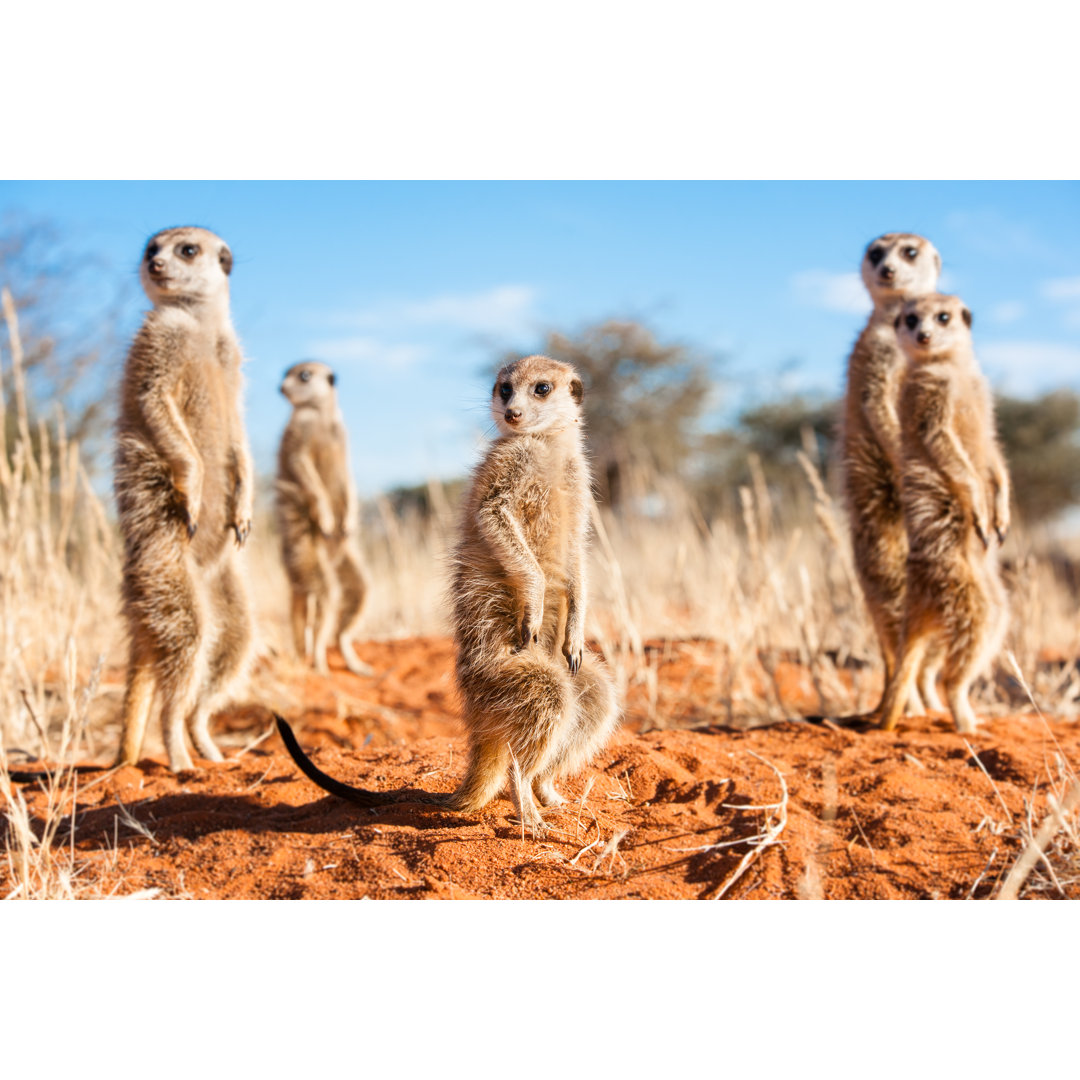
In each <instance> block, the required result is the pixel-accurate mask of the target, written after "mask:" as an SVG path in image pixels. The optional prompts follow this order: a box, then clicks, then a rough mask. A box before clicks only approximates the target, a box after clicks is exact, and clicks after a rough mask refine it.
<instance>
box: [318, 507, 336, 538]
mask: <svg viewBox="0 0 1080 1080" xmlns="http://www.w3.org/2000/svg"><path fill="white" fill-rule="evenodd" d="M315 523H316V524H317V525H318V526H319V532H321V533H322V534H323V536H325V537H326V539H327V540H329V539H331V538H332V537H333V535H334V533H335V531H336V529H337V523H336V522H335V521H334V511H333V510H331V509H330V507H329V506H320V507H319V509H318V512H317V514H316V518H315Z"/></svg>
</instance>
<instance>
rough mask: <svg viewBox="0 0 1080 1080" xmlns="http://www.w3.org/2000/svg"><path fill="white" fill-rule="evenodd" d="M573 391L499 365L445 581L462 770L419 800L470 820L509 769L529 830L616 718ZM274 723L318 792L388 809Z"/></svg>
mask: <svg viewBox="0 0 1080 1080" xmlns="http://www.w3.org/2000/svg"><path fill="white" fill-rule="evenodd" d="M582 396H583V390H582V384H581V380H580V378H578V375H577V373H576V372H575V371H574V369H573V368H572V367H571V366H570V365H569V364H563V363H559V362H558V361H556V360H551V359H548V358H547V357H546V356H529V357H526V358H525V359H523V360H518V361H516V362H515V363H512V364H508V365H507V366H506V367H504V368H503V369H502V370H501V371H500V372H499V374H498V376H497V378H496V380H495V388H494V390H493V393H492V403H491V406H492V415H493V417H494V419H495V423H496V425H497V427H498V431H499V437H498V438H497V439H496V441H495V442H494V443H493V444H492V446H491V448H490V449H489V450H488V452H487V454H486V455H485V457H484V460H483V461H482V462H481V463H480V464H479V465H478V466H477V468H476V469H475V471H474V472H473V477H472V484H471V487H470V489H469V493H468V496H467V498H466V500H465V505H464V510H463V518H462V525H461V536H460V539H459V541H458V544H457V548H456V549H455V551H454V556H453V571H452V579H451V599H452V604H453V610H452V618H453V623H454V641H455V643H456V645H457V665H456V674H457V684H458V688H459V690H460V693H461V699H462V704H463V706H464V721H465V726H466V729H467V732H468V738H469V766H468V769H467V772H466V775H465V779H464V780H463V781H462V783H461V785H460V787H458V789H457V790H456V791H454V792H453V793H452V794H450V795H443V796H427V797H425V798H424V800H423V801H425V802H434V803H438V804H440V805H443V806H446V807H449V808H451V809H455V810H464V811H470V812H475V811H477V810H479V809H480V808H481V807H483V806H486V805H487V803H489V802H490V801H491V800H492V799H493V798H494V797H495V795H497V794H498V792H499V791H500V790H501V789H502V788H503V787H504V785H505V784H506V782H507V775H508V772H509V770H510V769H511V767H512V766H516V768H515V770H514V771H515V774H516V775H515V783H514V784H512V785H511V786H512V787H513V788H514V793H515V798H516V799H517V804H518V811H519V814H520V817H521V821H522V822H523V823H524V824H526V825H529V826H530V827H532V828H533V830H534V831H536V830H538V829H541V828H542V826H543V818H542V815H541V812H540V809H539V807H538V806H537V803H539V804H540V805H542V806H556V805H558V804H559V803H560V802H561V801H562V798H561V796H560V795H559V793H558V791H557V790H556V788H555V781H556V780H557V779H558V778H559V777H562V776H569V775H571V774H572V773H575V772H577V771H578V770H579V769H581V768H582V767H583V766H584V765H585V764H586V763H587V762H588V761H589V760H590V759H591V758H592V756H593V755H594V754H595V753H596V752H597V751H598V750H599V749H600V748H601V747H602V746H603V744H604V742H605V741H606V740H607V739H608V737H609V736H610V734H611V732H612V731H613V730H614V728H615V725H616V722H617V720H618V715H619V708H618V704H617V702H616V698H615V687H614V683H613V681H612V678H611V675H610V673H609V672H608V670H607V668H606V667H605V666H604V665H603V663H602V661H600V660H599V658H597V657H595V656H593V655H592V654H591V653H589V652H588V651H587V650H586V648H585V593H586V580H585V555H586V538H587V534H588V524H589V507H590V499H591V493H590V478H589V467H588V462H587V461H586V459H585V454H584V452H583V449H582V435H581V430H582V429H581V419H582V416H581V402H582ZM278 726H279V728H280V729H281V732H282V735H283V737H284V738H285V742H286V746H288V748H289V751H290V753H291V754H292V756H293V758H294V760H295V761H296V762H297V764H298V765H299V766H300V767H301V769H303V770H304V772H305V773H306V775H307V776H308V777H309V778H311V779H312V780H314V781H315V782H316V783H317V784H319V785H320V786H321V787H323V788H325V789H326V790H328V791H332V792H334V793H335V794H338V795H342V796H344V797H346V798H349V799H352V800H353V801H354V802H358V803H360V804H361V805H365V806H374V805H381V804H383V803H385V802H386V801H387V799H386V796H385V795H383V794H380V793H378V792H368V791H361V790H359V789H356V788H350V787H347V786H346V785H344V784H340V783H338V782H337V781H334V780H331V779H330V778H329V777H328V776H326V774H325V773H322V772H320V771H319V770H317V769H315V767H314V766H313V765H312V764H311V762H310V761H308V760H307V759H306V758H305V757H304V755H303V752H302V751H301V750H300V748H299V746H298V745H297V744H296V741H295V739H294V738H293V737H292V732H291V731H290V730H289V728H288V725H287V724H285V722H284V721H283V720H281V719H280V718H279V722H278ZM518 776H519V777H520V782H517V778H518Z"/></svg>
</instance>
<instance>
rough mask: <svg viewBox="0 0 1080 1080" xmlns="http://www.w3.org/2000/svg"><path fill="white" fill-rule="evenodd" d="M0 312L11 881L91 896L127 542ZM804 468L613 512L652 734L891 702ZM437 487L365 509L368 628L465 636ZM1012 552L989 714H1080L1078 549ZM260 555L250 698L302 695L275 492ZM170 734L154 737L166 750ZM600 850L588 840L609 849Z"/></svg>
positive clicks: (604, 574) (834, 511)
mask: <svg viewBox="0 0 1080 1080" xmlns="http://www.w3.org/2000/svg"><path fill="white" fill-rule="evenodd" d="M0 300H2V309H3V315H4V322H5V327H6V343H4V342H0V798H2V800H3V810H2V812H3V815H4V819H3V820H4V851H5V853H6V856H5V858H6V873H5V874H4V875H3V877H4V878H5V880H6V881H7V882H8V883H9V885H8V891H9V892H14V891H17V892H18V895H25V896H31V895H81V894H86V891H87V890H88V889H89V890H91V891H92V882H90V881H89V880H88V874H90V870H88V869H87V868H86V867H85V866H83V865H81V864H79V863H78V859H77V858H76V853H75V849H74V847H73V841H72V836H73V834H72V829H71V823H70V818H69V817H68V815H69V813H70V807H71V806H72V805H73V798H74V793H75V791H76V790H77V777H76V774H75V773H74V772H72V771H71V770H70V769H69V768H68V765H69V764H70V762H72V761H74V760H76V759H78V758H91V759H95V758H96V759H107V758H108V757H109V756H110V755H111V754H112V752H113V751H114V749H115V746H116V743H117V740H118V735H119V730H118V717H119V712H120V703H121V697H122V693H123V682H124V665H125V662H126V649H125V641H124V627H123V624H122V621H121V619H120V616H119V604H118V599H119V584H120V551H121V544H120V541H119V537H118V534H117V530H116V526H115V522H114V521H113V520H112V519H111V517H110V512H109V510H108V508H107V503H106V501H105V500H103V498H102V497H101V496H100V495H99V493H98V492H97V491H96V490H95V486H94V484H93V483H92V481H91V477H90V472H89V470H88V465H87V463H86V462H85V461H84V460H83V457H82V452H81V448H80V446H79V445H78V443H77V442H76V441H75V440H71V439H68V437H67V435H66V429H65V424H64V416H63V412H62V410H60V409H59V408H57V409H56V411H55V414H53V415H50V416H49V417H48V418H45V417H41V418H38V417H34V416H32V415H31V413H32V410H31V407H30V403H29V402H28V399H27V395H26V388H25V379H24V372H23V355H22V347H21V342H20V338H19V330H18V316H17V313H16V311H15V307H14V304H13V302H12V300H11V296H10V294H9V293H8V292H7V290H4V291H3V294H2V296H0ZM46 421H47V422H46ZM9 428H10V430H8V429H9ZM799 461H800V464H801V466H802V469H803V471H804V473H805V476H806V485H807V486H806V494H805V498H803V499H802V500H799V501H796V502H794V503H781V502H778V501H776V500H775V499H774V498H773V497H772V495H771V494H770V490H769V488H768V485H767V484H766V482H765V478H764V473H763V471H762V468H761V464H760V462H756V463H755V462H751V463H750V483H749V484H747V485H746V486H744V487H743V488H741V489H740V490H739V492H738V498H739V501H738V509H737V510H736V511H734V512H730V513H721V514H718V515H717V516H715V517H710V518H706V516H705V515H704V514H703V513H702V511H701V509H700V507H699V505H698V503H697V502H696V500H695V498H694V495H693V493H692V490H691V489H690V487H689V486H688V485H686V484H684V483H682V482H680V481H679V480H678V479H676V478H674V477H670V476H661V475H656V474H654V475H648V476H643V477H641V478H640V483H639V485H638V487H639V488H640V489H641V490H643V491H646V492H647V493H648V495H647V497H641V498H632V499H630V500H628V502H627V503H626V504H624V505H622V506H621V507H620V508H619V510H618V512H613V511H612V510H611V509H610V508H609V507H600V506H594V508H593V511H592V520H593V525H594V536H595V539H594V541H593V543H592V545H591V551H590V575H589V611H588V615H589V623H588V627H587V634H588V637H589V638H590V640H591V641H592V642H595V643H596V644H597V645H598V646H599V648H600V649H601V650H602V651H603V653H604V655H605V657H606V659H607V661H608V663H609V665H610V667H611V669H612V671H613V673H614V676H615V679H616V683H617V686H618V688H619V691H620V693H621V694H622V695H624V696H625V695H626V694H627V693H628V692H629V691H631V690H632V691H634V693H635V698H636V700H639V701H643V702H644V712H645V715H646V718H647V722H648V723H649V724H651V725H653V726H656V727H663V726H666V725H669V724H671V723H672V722H673V719H672V718H673V717H680V718H681V719H680V720H679V721H678V722H680V723H705V722H712V723H715V722H718V721H719V722H723V723H727V724H730V725H740V726H741V725H752V724H758V723H763V722H768V721H771V720H777V719H782V718H784V717H786V716H787V715H788V711H789V710H790V708H791V706H790V703H789V701H790V698H789V697H788V698H787V700H786V699H785V694H784V692H783V685H782V678H783V674H784V672H783V665H785V664H787V663H797V664H799V665H801V669H802V670H804V671H806V672H807V673H808V676H809V680H810V683H809V685H810V686H811V687H812V693H813V695H814V699H815V705H816V709H817V711H819V712H821V713H822V714H823V715H826V716H830V715H831V716H836V715H842V714H852V713H861V712H864V711H866V710H867V709H868V708H869V707H871V706H872V705H873V704H874V703H875V701H876V700H877V697H878V694H879V693H880V687H881V675H882V668H881V662H880V658H879V656H878V650H877V644H876V641H875V638H874V635H873V631H872V628H871V626H870V623H869V620H868V619H867V617H866V613H865V608H864V605H863V602H862V598H861V595H860V593H859V590H858V586H857V583H856V580H855V575H854V571H853V568H852V564H851V555H850V551H849V546H848V540H847V529H846V525H845V522H844V516H843V512H842V510H841V509H840V508H839V507H838V506H837V505H836V503H835V502H834V500H833V499H832V497H831V496H830V494H829V491H828V489H827V485H826V484H825V482H824V480H823V478H822V475H821V470H820V466H819V464H818V463H816V462H815V461H814V460H813V459H812V457H811V456H809V455H807V454H801V455H800V457H799ZM428 496H429V498H428V500H427V502H428V504H429V506H430V507H431V508H432V509H431V512H430V513H428V514H426V515H425V514H422V513H421V512H420V510H419V509H418V508H416V507H411V508H406V509H401V510H398V509H395V507H394V506H393V505H392V504H391V502H390V501H389V500H388V499H387V498H384V497H378V498H376V499H374V500H372V501H371V502H370V503H369V504H368V505H366V506H365V507H364V524H363V528H362V531H361V537H360V542H361V546H362V548H363V550H364V555H365V559H366V562H367V567H368V571H369V575H370V582H371V589H370V594H369V598H368V603H367V607H366V610H365V614H364V619H363V621H362V623H361V625H360V631H359V632H360V635H361V636H362V637H364V636H366V637H370V638H383V639H385V638H392V637H398V636H405V635H419V634H444V633H446V631H447V622H446V618H445V609H446V603H445V595H446V573H445V568H446V564H447V554H448V551H449V550H450V547H451V546H452V544H453V542H454V535H455V515H456V513H457V510H456V508H455V506H454V505H453V503H452V500H451V499H450V498H449V496H448V494H447V491H446V490H445V489H444V488H443V486H442V485H441V484H439V483H438V482H437V481H432V482H431V483H430V484H429V490H428ZM1005 554H1006V556H1007V558H1006V563H1007V569H1008V577H1009V587H1010V594H1011V604H1012V620H1011V630H1010V634H1009V638H1008V641H1007V648H1008V650H1010V653H1011V655H1013V656H1015V658H1016V668H1015V670H1013V669H1012V668H1010V667H1005V666H1003V667H1001V668H1000V669H999V671H998V672H997V673H996V675H995V677H993V678H989V679H985V680H982V682H981V683H980V684H979V685H978V686H977V688H976V694H975V704H976V708H977V709H978V711H980V712H981V713H984V714H985V713H991V714H992V713H995V712H996V713H1004V712H1016V711H1020V710H1022V709H1023V710H1029V711H1030V710H1032V709H1034V710H1036V711H1040V710H1041V711H1043V712H1046V713H1052V714H1053V715H1056V716H1062V715H1065V716H1070V715H1076V714H1077V713H1078V711H1080V671H1078V670H1077V666H1076V664H1075V658H1076V657H1077V656H1080V623H1078V621H1077V619H1076V610H1077V606H1078V598H1077V597H1076V596H1075V595H1074V594H1073V593H1072V592H1071V591H1070V588H1069V587H1068V586H1067V585H1066V584H1065V582H1064V580H1063V579H1062V577H1061V575H1060V574H1059V571H1058V569H1056V565H1057V564H1058V563H1060V561H1061V548H1060V545H1058V546H1057V547H1055V546H1054V544H1053V543H1052V542H1051V541H1050V540H1049V539H1048V538H1047V537H1045V536H1032V535H1025V534H1024V533H1023V531H1022V530H1019V529H1018V530H1016V531H1015V532H1014V535H1013V536H1012V537H1010V540H1009V543H1008V546H1007V548H1006V552H1005ZM246 563H247V568H248V573H249V575H250V577H251V578H252V579H253V580H257V581H258V582H259V588H258V590H256V591H255V592H254V594H253V595H254V602H255V609H256V622H257V625H258V626H259V628H260V632H261V634H262V641H261V643H260V650H261V652H262V654H263V656H264V657H268V658H269V659H270V660H271V661H272V662H271V663H264V664H262V665H259V666H258V667H257V669H256V673H255V675H254V676H253V680H254V681H253V683H252V686H251V688H250V690H249V696H250V698H251V699H252V700H256V699H261V700H275V701H280V700H282V699H285V698H288V696H289V695H290V694H294V693H295V691H294V690H293V689H290V687H291V686H295V685H296V683H297V682H298V681H299V679H298V677H299V676H300V674H301V666H300V664H299V662H298V661H296V660H295V659H294V658H293V656H292V647H291V639H290V634H289V630H288V606H289V605H288V587H287V583H286V579H285V575H284V571H283V569H282V566H281V558H280V551H279V540H278V538H277V536H276V535H275V533H274V530H273V519H272V514H271V513H270V509H269V505H268V500H267V499H266V498H265V497H264V499H263V505H262V506H261V507H260V514H259V517H258V519H257V524H256V529H255V532H254V533H253V536H252V539H251V541H250V542H249V545H248V551H247V559H246ZM674 648H678V649H680V650H683V651H684V652H685V653H686V655H688V656H691V657H692V658H693V660H694V662H695V665H696V671H695V678H694V693H693V695H692V700H691V695H689V693H688V692H680V691H679V690H678V689H673V688H672V687H671V686H670V685H666V686H665V685H664V684H663V683H662V682H661V680H660V679H659V678H658V670H657V668H658V664H659V663H660V658H661V657H663V656H666V655H670V653H671V651H672V650H673V649H674ZM382 719H384V720H385V721H386V722H387V723H392V722H393V715H392V714H391V713H389V711H387V715H386V716H384V717H382ZM258 734H259V733H252V732H246V733H241V734H240V735H239V736H236V737H237V738H238V739H239V741H238V742H237V744H236V745H237V746H241V745H251V744H252V743H251V740H252V738H254V737H257V736H258ZM157 738H158V733H157V729H156V725H151V731H150V739H151V740H155V739H157ZM148 749H150V750H151V752H152V751H153V749H154V746H153V744H152V743H151V744H150V745H149V746H148ZM35 760H44V761H45V762H47V763H48V765H49V767H50V779H49V781H48V783H47V786H48V791H49V798H48V807H49V809H48V811H47V812H46V813H45V816H44V818H42V819H40V820H35V819H34V818H33V817H32V815H30V814H29V812H28V810H27V807H26V803H25V800H24V799H23V797H22V795H21V793H20V792H19V791H18V790H17V789H16V788H13V786H12V785H11V783H10V778H9V776H8V771H7V770H8V768H9V762H12V761H35ZM1070 775H1071V774H1065V773H1063V774H1062V775H1061V776H1058V777H1055V778H1052V780H1051V781H1050V782H1048V787H1049V789H1050V795H1051V796H1052V798H1053V799H1054V800H1056V804H1055V805H1056V806H1057V811H1054V812H1053V813H1052V814H1051V816H1052V817H1053V816H1054V813H1056V814H1058V815H1059V817H1060V819H1061V821H1063V822H1064V823H1065V824H1060V823H1059V824H1058V827H1057V831H1056V832H1054V834H1053V836H1052V837H1050V838H1045V837H1044V838H1043V839H1044V840H1045V843H1046V844H1048V845H1049V847H1046V846H1045V845H1044V846H1043V847H1041V848H1040V850H1041V851H1042V856H1040V857H1038V858H1036V860H1035V864H1034V866H1033V868H1032V869H1031V871H1030V873H1029V874H1028V876H1027V879H1026V883H1025V884H1024V886H1023V888H1024V889H1025V890H1026V894H1028V895H1031V894H1037V893H1038V892H1040V891H1046V890H1051V891H1052V890H1054V889H1055V887H1056V886H1055V882H1054V878H1053V877H1052V875H1051V873H1050V871H1049V870H1047V869H1046V864H1047V861H1049V862H1050V863H1052V864H1053V867H1054V870H1053V874H1056V875H1057V882H1058V883H1059V884H1063V883H1064V881H1065V879H1066V878H1068V877H1069V875H1070V874H1076V873H1077V860H1078V859H1080V855H1077V846H1076V814H1075V809H1073V810H1070V809H1068V807H1072V805H1073V804H1071V803H1069V802H1068V799H1069V798H1070V797H1071V792H1072V790H1073V789H1072V788H1071V787H1070V786H1069V784H1070V783H1072V782H1073V781H1074V780H1075V776H1072V779H1071V780H1070V779H1069V776H1070ZM1054 785H1057V787H1055V786H1054ZM615 797H620V796H619V795H618V794H617V793H616V796H615ZM625 797H627V798H630V797H632V796H631V795H630V793H629V792H626V793H625ZM770 813H771V814H772V816H771V817H770V818H769V821H768V822H767V823H766V825H765V826H764V827H763V831H762V841H763V843H764V841H766V840H768V841H769V843H773V842H775V839H776V837H775V836H773V835H772V830H773V829H774V828H775V826H776V825H777V824H778V822H779V817H778V814H779V810H778V808H774V809H773V810H772V811H771V812H770ZM1070 814H1071V815H1072V816H1070ZM579 817H580V808H579ZM1041 817H1042V814H1041V813H1038V814H1036V813H1035V811H1034V809H1032V810H1031V812H1030V813H1029V820H1028V821H1027V822H1026V823H1024V824H1023V825H1022V826H1021V827H1022V828H1023V829H1025V830H1026V831H1025V832H1024V840H1025V843H1026V844H1028V845H1029V846H1030V845H1031V844H1032V843H1034V842H1035V841H1036V840H1038V839H1039V838H1040V837H1041V836H1042V829H1041V826H1040V825H1039V824H1038V823H1037V820H1036V819H1038V818H1041ZM1054 820H1055V822H1058V817H1054ZM1066 826H1067V827H1066ZM65 829H66V830H67V831H66V832H65ZM597 832H598V837H597V839H599V829H598V830H597ZM777 835H778V834H777ZM596 844H597V842H596V841H593V844H590V845H589V846H588V847H587V848H586V849H584V850H589V851H593V852H595V847H594V845H596ZM584 850H583V852H582V853H579V854H584ZM617 853H618V847H617V843H616V845H615V846H614V847H613V848H612V850H611V852H609V853H608V857H607V859H606V861H607V862H608V863H614V862H615V861H616V856H617ZM575 862H576V860H575ZM1041 875H1045V889H1044V887H1043V886H1044V882H1043V877H1042V876H1041ZM1070 880H1071V879H1070ZM728 887H730V886H728ZM811 891H812V890H811Z"/></svg>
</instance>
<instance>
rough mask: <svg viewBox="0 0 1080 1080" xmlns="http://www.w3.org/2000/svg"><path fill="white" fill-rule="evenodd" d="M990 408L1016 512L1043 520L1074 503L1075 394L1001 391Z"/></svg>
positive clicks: (1078, 429) (1077, 459)
mask: <svg viewBox="0 0 1080 1080" xmlns="http://www.w3.org/2000/svg"><path fill="white" fill-rule="evenodd" d="M995 409H996V412H997V427H998V435H999V437H1000V439H1001V444H1002V448H1003V449H1004V451H1005V459H1006V461H1007V462H1008V463H1009V471H1010V473H1011V474H1012V488H1013V500H1014V502H1015V504H1016V509H1017V513H1018V514H1019V515H1020V517H1022V518H1023V519H1024V520H1025V521H1027V522H1028V523H1035V522H1041V521H1048V520H1050V519H1051V518H1054V517H1057V516H1058V515H1059V514H1061V513H1062V512H1063V511H1065V510H1067V509H1068V508H1069V507H1072V506H1076V505H1078V504H1080V441H1078V435H1080V395H1077V394H1076V393H1074V392H1073V391H1071V390H1057V391H1055V392H1053V393H1050V394H1044V395H1043V396H1042V397H1039V398H1034V399H1032V400H1024V399H1021V398H1013V397H1004V396H1001V397H998V399H997V402H996V405H995Z"/></svg>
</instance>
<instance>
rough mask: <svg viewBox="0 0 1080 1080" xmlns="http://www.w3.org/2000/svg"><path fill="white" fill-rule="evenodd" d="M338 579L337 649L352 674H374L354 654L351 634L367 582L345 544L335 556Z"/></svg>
mask: <svg viewBox="0 0 1080 1080" xmlns="http://www.w3.org/2000/svg"><path fill="white" fill-rule="evenodd" d="M336 569H337V579H338V584H339V585H340V586H341V596H340V604H339V607H338V620H337V624H338V648H339V649H340V650H341V656H342V659H343V660H344V661H345V666H346V667H347V668H348V669H349V670H350V671H351V672H352V673H353V674H354V675H374V674H375V669H374V668H372V667H371V666H370V665H368V664H365V663H364V662H363V660H361V659H360V657H358V656H357V655H356V650H355V649H354V648H353V643H352V635H353V631H354V630H355V628H356V624H357V623H358V622H359V621H360V615H361V614H362V612H363V609H364V598H365V596H366V595H367V579H366V577H365V576H364V569H363V566H362V565H361V562H360V554H359V552H358V551H356V550H355V549H354V548H353V546H352V544H351V543H345V544H343V545H342V547H341V551H340V552H339V553H338V561H337V567H336Z"/></svg>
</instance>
